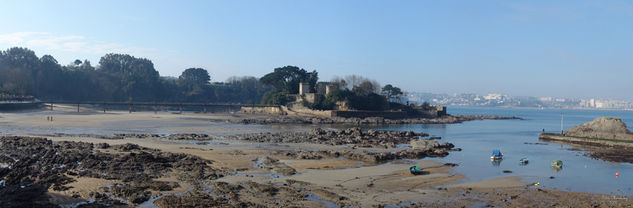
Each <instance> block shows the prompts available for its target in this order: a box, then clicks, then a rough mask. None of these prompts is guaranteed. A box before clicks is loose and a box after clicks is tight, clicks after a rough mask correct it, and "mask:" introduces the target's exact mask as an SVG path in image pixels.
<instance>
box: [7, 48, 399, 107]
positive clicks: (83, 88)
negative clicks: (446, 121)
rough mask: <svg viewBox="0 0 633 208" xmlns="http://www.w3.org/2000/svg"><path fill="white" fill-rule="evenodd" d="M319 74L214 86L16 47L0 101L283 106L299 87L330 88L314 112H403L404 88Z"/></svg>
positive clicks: (145, 64)
mask: <svg viewBox="0 0 633 208" xmlns="http://www.w3.org/2000/svg"><path fill="white" fill-rule="evenodd" d="M318 81H319V76H318V72H317V71H311V72H310V71H306V70H305V69H302V68H299V67H296V66H284V67H279V68H275V69H274V70H273V72H271V73H268V74H266V75H264V76H263V77H261V78H256V77H231V78H229V79H228V80H226V81H225V82H211V76H210V75H209V72H208V71H207V70H205V69H202V68H189V69H185V70H184V71H183V72H182V74H181V75H180V76H179V77H161V76H160V74H159V73H158V71H156V69H155V68H154V64H153V63H152V61H150V60H149V59H145V58H137V57H134V56H131V55H127V54H106V55H105V56H103V57H101V59H100V60H99V63H98V65H96V66H93V65H92V63H90V61H88V60H84V61H81V60H75V61H74V62H72V63H70V64H67V65H61V64H59V63H58V62H57V60H55V58H54V57H53V56H51V55H44V56H42V57H41V58H38V57H37V56H36V55H35V52H33V51H32V50H29V49H26V48H19V47H14V48H10V49H7V50H6V51H0V95H2V96H0V99H2V98H5V99H6V98H9V99H11V98H12V99H29V98H33V97H34V98H37V99H40V100H45V101H116V102H128V101H135V102H231V103H245V104H251V103H264V104H279V105H283V104H286V103H288V102H294V101H295V100H296V97H295V95H296V94H298V92H299V83H306V84H309V86H310V88H311V89H310V91H312V92H316V91H317V86H318V85H319V84H328V85H330V86H332V87H331V89H330V90H331V91H330V93H328V94H327V95H323V94H319V95H317V96H321V97H320V99H318V102H315V103H304V105H306V106H308V107H310V108H313V109H324V110H325V109H327V110H330V109H335V108H337V103H339V104H340V103H341V102H344V103H346V104H345V105H346V106H347V107H350V108H352V109H358V110H387V109H394V108H395V107H396V106H398V103H399V101H400V96H401V95H402V94H403V93H402V91H401V90H400V88H397V87H394V86H392V85H386V86H384V87H381V86H380V84H379V83H378V82H376V81H375V80H370V79H367V78H364V77H361V76H354V75H352V76H347V77H345V78H335V79H334V80H332V81H331V82H327V83H318Z"/></svg>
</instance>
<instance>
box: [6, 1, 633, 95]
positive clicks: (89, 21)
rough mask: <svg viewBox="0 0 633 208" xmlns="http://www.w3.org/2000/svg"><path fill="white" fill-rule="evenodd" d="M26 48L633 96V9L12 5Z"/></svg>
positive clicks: (525, 91) (220, 71) (483, 4)
mask: <svg viewBox="0 0 633 208" xmlns="http://www.w3.org/2000/svg"><path fill="white" fill-rule="evenodd" d="M14 46H18V47H27V48H29V49H31V50H34V51H35V52H36V54H37V55H38V56H40V57H41V56H42V55H45V54H50V55H52V56H54V57H55V58H56V59H57V60H58V62H59V63H60V64H63V65H66V64H68V63H70V62H72V61H73V60H75V59H81V60H84V59H87V60H89V61H90V62H91V63H92V64H93V65H97V64H98V62H99V59H100V57H102V56H103V55H105V54H107V53H126V54H130V55H133V56H136V57H142V58H148V59H150V60H152V61H153V63H154V65H155V68H156V69H157V70H158V71H159V72H160V74H161V75H162V76H178V75H180V73H181V72H182V71H184V69H187V68H190V67H201V68H204V69H207V70H208V71H209V73H210V74H211V77H212V81H224V80H226V79H227V78H228V77H230V76H247V75H248V76H256V77H260V76H263V75H264V74H266V73H269V72H272V70H273V69H274V68H276V67H281V66H286V65H295V66H299V67H301V68H304V69H306V70H309V71H311V70H317V71H318V72H319V76H320V78H321V80H323V81H328V80H330V79H332V78H333V77H335V76H339V77H344V76H346V75H352V74H356V75H362V76H365V77H367V78H371V79H375V80H377V81H378V82H380V83H381V84H393V85H395V86H399V87H401V88H402V89H403V90H405V91H410V92H432V93H450V94H452V93H478V94H487V93H503V94H510V95H516V96H537V97H545V96H553V97H567V98H603V99H619V100H627V101H633V93H632V92H633V81H632V80H631V79H633V2H632V1H619V0H613V1H583V0H572V1H494V0H493V1H423V0H419V1H417V0H416V1H406V0H399V1H374V0H362V1H361V0H345V1H334V0H332V1H330V0H319V1H307V0H287V1H285V0H281V1H280V0H266V1H259V0H258V1H240V0H231V1H229V0H227V1H212V0H208V1H190V0H183V1H142V0H134V1H118V0H108V1H100V0H94V1H64V0H61V1H3V3H2V6H0V49H1V50H6V49H7V48H10V47H14ZM0 76H1V75H0Z"/></svg>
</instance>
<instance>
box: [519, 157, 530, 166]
mask: <svg viewBox="0 0 633 208" xmlns="http://www.w3.org/2000/svg"><path fill="white" fill-rule="evenodd" d="M529 162H530V159H529V158H527V157H524V158H521V159H520V160H519V164H521V165H527V164H528V163H529Z"/></svg>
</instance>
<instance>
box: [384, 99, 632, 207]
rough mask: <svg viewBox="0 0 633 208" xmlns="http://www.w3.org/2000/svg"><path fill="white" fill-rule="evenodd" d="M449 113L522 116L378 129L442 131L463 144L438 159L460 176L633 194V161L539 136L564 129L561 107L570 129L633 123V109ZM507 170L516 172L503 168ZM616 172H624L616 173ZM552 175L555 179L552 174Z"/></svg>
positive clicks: (453, 110) (452, 110)
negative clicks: (597, 122)
mask: <svg viewBox="0 0 633 208" xmlns="http://www.w3.org/2000/svg"><path fill="white" fill-rule="evenodd" d="M448 113H449V114H455V115H458V114H460V115H498V116H518V117H521V118H523V119H522V120H483V121H468V122H464V123H460V124H413V125H393V126H385V127H378V128H377V129H387V130H405V131H409V130H411V131H417V132H420V131H421V132H426V133H428V134H430V135H431V136H441V137H442V140H440V142H451V143H453V144H455V146H456V147H458V148H462V151H459V152H450V154H449V155H448V156H447V157H445V158H442V159H438V160H439V161H441V162H450V163H456V164H459V166H457V167H455V172H456V173H460V174H464V175H465V176H466V179H464V180H463V181H460V182H471V181H482V180H486V179H493V178H497V177H502V176H521V177H523V180H524V181H526V182H539V183H540V187H542V188H550V189H558V190H565V191H579V192H591V193H607V194H620V195H633V190H632V189H633V164H631V163H618V162H607V161H603V160H600V159H594V158H591V157H589V156H588V154H587V152H585V151H583V150H579V149H578V148H573V147H572V146H570V145H566V144H560V143H554V142H545V141H539V139H538V135H539V134H540V133H541V132H542V130H543V129H545V131H546V132H560V128H561V113H562V114H563V116H564V119H563V122H564V124H563V125H564V129H565V130H567V129H569V128H572V127H574V126H577V125H580V124H582V123H585V122H588V121H591V120H593V119H595V118H597V117H603V116H608V117H617V118H621V119H622V120H623V122H625V123H626V124H627V126H629V129H631V128H630V127H632V126H633V112H632V111H597V110H541V109H504V108H465V107H462V108H459V107H449V108H448ZM526 143H527V144H526ZM530 143H531V144H530ZM533 143H539V144H533ZM493 149H499V150H501V152H502V153H503V154H504V160H502V161H501V162H500V163H498V164H495V163H493V162H491V161H490V155H491V152H492V150H493ZM523 157H528V158H529V159H530V160H529V163H528V164H527V165H520V164H519V160H520V159H521V158H523ZM553 160H561V161H563V168H562V169H561V170H554V169H552V167H551V162H552V161H553ZM504 170H510V171H512V173H503V171H504ZM616 173H619V177H617V178H616V175H615V174H616ZM552 176H553V179H550V177H552Z"/></svg>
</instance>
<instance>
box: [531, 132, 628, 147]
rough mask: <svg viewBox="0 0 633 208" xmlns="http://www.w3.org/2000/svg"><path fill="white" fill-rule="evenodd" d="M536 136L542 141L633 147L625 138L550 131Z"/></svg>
mask: <svg viewBox="0 0 633 208" xmlns="http://www.w3.org/2000/svg"><path fill="white" fill-rule="evenodd" d="M538 138H539V139H540V140H544V141H561V142H569V143H574V144H586V145H598V146H625V147H633V142H632V141H625V140H614V139H602V138H587V137H574V136H562V135H560V134H550V133H543V134H540V135H539V136H538Z"/></svg>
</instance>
